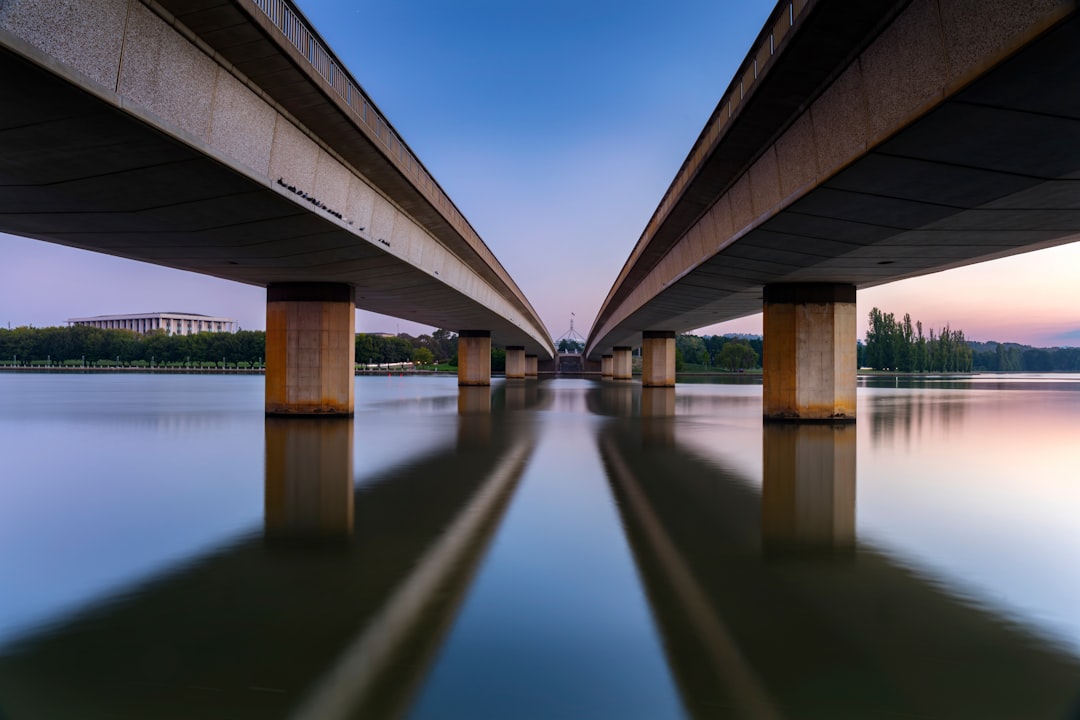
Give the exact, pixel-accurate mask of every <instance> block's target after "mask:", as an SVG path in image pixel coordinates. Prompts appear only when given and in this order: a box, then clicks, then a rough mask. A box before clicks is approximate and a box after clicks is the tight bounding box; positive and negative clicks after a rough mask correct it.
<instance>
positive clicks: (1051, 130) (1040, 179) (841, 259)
mask: <svg viewBox="0 0 1080 720" xmlns="http://www.w3.org/2000/svg"><path fill="white" fill-rule="evenodd" d="M789 13H790V14H791V15H792V16H793V17H794V25H793V26H792V25H791V22H790V21H789ZM800 13H801V14H800ZM747 63H748V64H747V65H744V70H746V69H747V68H750V69H751V70H752V71H753V72H752V73H751V74H748V75H744V74H742V73H740V75H739V76H737V77H736V80H735V81H733V83H732V86H731V88H729V92H728V93H727V94H726V95H725V97H724V99H723V101H722V102H721V104H720V105H719V106H718V107H717V109H716V111H715V112H714V114H713V117H712V118H710V121H709V124H708V125H707V126H706V128H705V130H703V132H702V134H701V137H700V138H699V140H698V143H697V144H696V145H695V147H694V149H693V150H692V152H691V153H690V155H689V156H688V158H687V160H686V163H684V166H683V169H682V170H681V171H680V173H679V175H678V176H677V178H676V180H675V182H674V183H673V184H672V187H671V189H670V190H669V191H668V195H667V196H665V198H664V201H663V202H662V203H661V205H660V207H659V208H658V209H657V211H656V213H655V215H654V217H653V219H652V220H651V221H650V223H649V226H648V228H647V229H646V231H645V233H644V234H643V236H642V238H641V240H640V241H639V243H638V245H637V246H636V247H635V248H634V251H633V252H632V253H631V256H630V258H629V259H628V260H627V263H626V265H625V266H624V268H623V270H622V272H621V273H620V275H619V278H618V279H617V281H616V283H615V284H614V286H613V287H612V289H611V291H610V292H609V294H608V297H607V299H606V301H605V304H604V306H603V308H602V310H601V312H600V313H599V315H598V318H597V321H596V323H595V324H594V326H593V329H592V331H591V333H590V337H589V341H588V344H587V350H586V352H587V353H588V354H589V356H590V357H595V358H600V357H601V355H603V354H607V353H611V352H612V349H613V348H614V347H616V346H623V345H626V346H631V345H638V344H639V343H641V342H642V341H643V340H645V338H646V337H647V336H644V335H643V334H644V333H649V332H658V331H666V332H684V331H688V330H692V329H695V328H699V327H704V326H707V325H712V324H715V323H718V322H723V321H725V320H731V319H735V318H739V317H745V316H747V315H752V314H754V313H758V312H761V311H762V310H763V309H764V310H765V323H766V338H765V348H766V350H765V352H766V364H765V373H766V377H765V382H766V386H767V389H766V408H765V414H766V416H772V417H786V418H792V419H796V418H806V417H810V418H813V419H823V418H825V417H830V416H836V417H843V418H844V419H852V418H853V414H851V413H853V411H854V408H853V406H852V407H851V408H850V413H849V411H848V409H847V401H846V400H845V399H844V397H843V396H846V395H847V394H850V395H851V397H852V398H853V397H854V383H855V373H854V366H853V364H851V366H850V367H846V366H843V363H847V362H848V361H847V360H846V359H842V360H841V361H840V362H841V365H837V366H836V367H833V368H830V369H829V371H828V373H827V375H828V376H829V377H828V379H822V376H821V374H815V373H812V372H806V373H801V375H802V379H799V380H798V383H800V384H802V383H805V382H811V377H816V378H817V379H815V380H813V382H816V383H818V385H819V388H818V389H819V390H822V391H824V390H825V388H826V387H827V386H832V387H836V388H843V389H842V391H840V395H837V396H836V397H834V398H833V400H832V401H831V403H832V405H833V408H832V410H831V411H827V412H826V411H816V410H811V408H810V405H808V404H802V405H798V406H797V407H795V408H792V407H791V406H790V403H787V402H786V401H784V402H780V401H777V402H775V403H773V402H772V401H771V400H770V398H773V399H775V398H777V397H779V395H778V393H772V392H770V390H769V389H768V385H770V384H771V381H775V380H776V379H777V378H780V377H783V375H782V374H780V375H778V374H777V370H776V368H777V366H776V364H775V363H776V362H777V361H778V356H788V357H789V358H790V356H791V354H792V352H791V348H793V347H794V345H792V343H793V342H795V341H796V339H798V342H802V343H804V352H803V353H802V356H803V357H817V358H818V360H820V358H821V357H823V356H824V355H829V354H833V345H834V342H835V337H836V335H837V333H842V334H843V335H845V336H850V340H851V343H852V346H853V347H854V342H855V317H854V314H853V313H851V314H850V316H848V314H847V313H846V311H845V312H836V313H834V317H833V319H832V320H830V321H829V323H828V324H821V323H817V324H815V323H808V321H805V318H804V322H803V324H802V325H801V326H795V325H792V324H791V322H789V320H790V319H791V312H794V310H795V309H796V308H799V307H802V308H803V309H804V310H805V309H806V307H807V306H806V303H805V302H801V301H798V300H796V301H795V302H793V303H792V302H785V303H770V301H769V293H770V288H772V287H776V288H780V289H779V290H778V291H777V292H776V295H777V296H778V297H779V296H785V297H789V298H791V297H794V298H798V293H795V294H794V295H793V294H792V291H791V290H790V288H791V287H792V286H794V285H801V284H806V285H808V286H809V288H811V289H809V290H808V291H807V294H808V295H809V296H814V295H815V294H816V293H817V291H816V290H814V289H813V288H821V287H825V286H827V287H832V288H834V290H836V289H839V290H843V288H851V289H852V297H851V303H852V308H853V303H854V297H853V291H854V289H857V288H867V287H872V286H875V285H880V284H884V283H888V282H892V281H894V280H899V279H903V278H909V277H915V276H918V275H923V274H927V273H932V272H938V271H941V270H945V269H948V268H954V267H960V266H963V265H969V264H972V263H976V262H981V261H984V260H990V259H994V258H1000V257H1005V256H1008V255H1013V254H1017V253H1021V252H1026V251H1030V250H1034V249H1039V248H1045V247H1050V246H1053V245H1058V244H1063V243H1067V242H1072V241H1073V240H1074V239H1075V238H1076V236H1077V234H1080V100H1078V96H1077V94H1076V92H1075V88H1076V87H1077V86H1078V85H1080V18H1078V17H1077V14H1076V4H1075V3H1074V2H1057V1H1054V0H1048V1H1047V2H1044V3H1037V4H1032V5H1031V6H1030V7H1028V6H1027V5H1025V6H1024V8H1018V7H1017V6H1016V4H1015V3H1011V2H1008V1H1007V0H997V1H995V2H987V3H979V4H974V5H973V4H971V3H963V2H955V1H952V0H944V1H942V2H929V1H922V0H916V1H915V2H897V3H865V4H862V3H860V4H858V7H857V8H856V7H853V6H852V5H851V4H845V3H827V2H816V3H814V2H810V3H795V4H794V5H793V6H792V7H791V8H790V9H789V7H788V3H786V2H785V3H780V5H778V7H777V10H776V12H774V14H773V16H772V17H771V18H770V21H769V23H768V24H767V25H766V27H765V29H764V30H763V31H762V34H761V35H760V36H759V38H758V44H757V45H756V46H755V48H754V49H753V50H752V51H751V52H750V53H749V54H748V56H747ZM844 292H846V291H844ZM781 306H785V307H783V308H782V307H781ZM834 309H835V308H834ZM781 311H782V312H781ZM778 312H779V313H780V314H777V313H778ZM781 317H784V318H787V319H786V320H781ZM822 317H823V316H822ZM780 327H784V328H786V329H785V330H784V331H783V333H780V334H778V328H780ZM812 327H817V328H818V329H817V330H813V331H811V330H810V329H809V328H812ZM799 328H801V329H799ZM792 333H794V334H792ZM811 340H812V347H811V346H806V345H805V343H807V342H809V341H811ZM645 341H646V342H647V340H645ZM844 342H847V340H846V339H845V340H844ZM652 355H653V357H658V356H657V355H656V354H655V353H653V354H652ZM646 361H648V356H647V357H646ZM649 373H650V374H651V375H653V376H656V375H664V374H665V373H666V371H657V370H650V371H649ZM789 375H790V373H789ZM797 375H798V374H797ZM841 376H842V377H845V378H846V379H844V380H843V381H842V382H841V381H838V380H837V379H836V378H839V377H841ZM787 379H790V378H786V379H784V380H783V383H787ZM789 391H790V392H794V391H792V390H791V389H790V388H786V389H784V390H783V392H782V393H780V394H783V393H788V394H790V392H789ZM778 392H779V391H778ZM811 395H814V393H811ZM810 404H813V405H820V404H821V398H820V397H819V398H817V399H815V400H813V402H812V403H810Z"/></svg>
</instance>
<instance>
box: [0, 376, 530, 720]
mask: <svg viewBox="0 0 1080 720" xmlns="http://www.w3.org/2000/svg"><path fill="white" fill-rule="evenodd" d="M485 390H486V388H485ZM352 426H353V421H351V420H347V419H341V418H336V419H326V420H325V421H321V420H312V419H306V418H305V419H302V420H297V419H283V420H281V421H280V422H279V421H278V419H277V418H268V420H267V428H266V433H267V440H268V452H267V460H268V463H269V464H268V467H267V472H266V518H265V529H264V531H263V532H255V533H252V534H251V535H248V536H246V537H244V538H241V539H239V540H238V541H237V542H235V543H234V544H232V545H230V546H228V547H224V548H222V549H220V550H218V551H217V552H215V553H213V554H211V555H208V556H205V557H203V558H199V559H195V560H193V561H191V562H189V563H187V564H185V565H184V566H182V567H180V568H178V569H177V570H175V571H174V572H172V573H170V574H168V575H165V576H162V577H159V578H152V579H148V580H147V581H146V583H145V584H144V585H142V586H141V587H137V588H131V589H129V590H128V591H126V592H122V593H118V594H116V595H115V596H114V597H113V598H110V599H108V600H107V601H105V602H103V603H101V604H99V605H97V606H95V607H90V608H87V609H85V610H84V611H82V612H80V613H79V614H77V615H75V616H73V617H70V618H67V619H64V620H63V621H62V622H59V623H56V624H54V625H53V626H51V627H50V628H48V629H47V630H44V631H42V632H40V633H38V634H36V635H32V636H29V637H27V638H25V639H23V640H22V641H21V642H19V643H18V644H16V645H14V646H11V647H9V648H7V650H6V651H5V653H4V655H3V656H0V706H2V708H3V712H5V713H7V716H10V717H13V718H23V717H25V718H53V717H56V718H67V717H71V718H96V717H102V718H104V717H109V718H140V719H141V718H155V719H156V718H202V717H234V718H258V719H259V720H264V719H266V718H281V717H301V718H319V719H320V720H323V719H325V718H346V717H349V718H351V717H373V718H375V717H377V718H393V717H398V716H400V715H402V714H403V713H404V712H405V711H406V710H407V709H408V707H409V705H410V703H411V701H412V696H413V693H414V691H415V689H416V688H417V687H418V685H419V684H420V683H421V682H422V680H423V678H424V675H425V673H426V671H427V668H428V667H429V665H430V662H431V659H432V658H433V656H434V654H435V653H436V652H437V650H438V648H439V646H440V644H441V642H442V638H443V636H444V635H445V632H446V631H447V629H448V628H449V627H450V626H451V625H452V623H453V621H454V618H455V616H456V613H457V610H458V608H459V607H460V605H461V603H462V601H463V600H464V597H465V596H466V594H467V592H468V589H469V586H470V583H471V582H472V578H473V576H474V574H475V571H476V569H477V567H478V566H479V564H480V562H481V561H482V558H483V556H484V552H485V549H486V547H487V545H488V543H489V542H490V540H491V538H492V536H493V534H494V532H495V530H496V528H497V527H498V524H499V522H500V520H501V518H502V515H503V513H504V511H505V509H506V507H507V504H508V503H509V500H510V498H511V497H512V495H513V492H514V489H515V488H516V484H517V481H518V479H519V477H520V474H521V472H522V471H523V469H524V466H525V464H526V462H527V460H528V457H529V455H530V453H531V450H532V446H533V439H532V437H531V436H530V435H529V434H527V433H526V432H525V431H524V430H527V429H528V426H527V425H523V426H522V428H518V427H517V426H516V425H515V424H514V423H512V422H505V423H498V424H496V425H494V426H492V428H491V434H490V435H489V436H488V438H487V442H486V443H484V444H481V443H478V442H469V443H467V444H466V446H465V447H459V448H448V449H447V450H446V451H445V452H442V453H436V454H434V455H431V456H428V457H425V458H420V459H418V460H417V461H416V462H415V463H413V464H410V465H409V466H407V467H403V468H399V469H397V470H395V471H393V472H391V473H388V474H387V475H386V476H385V477H383V478H380V479H376V480H375V481H374V482H371V483H368V484H366V485H365V486H363V487H362V488H361V489H359V490H356V491H355V492H354V491H353V489H352V481H351V478H350V481H349V484H348V492H347V493H346V492H345V491H344V490H343V485H344V483H343V481H342V479H343V477H344V475H343V472H344V471H345V470H346V469H347V468H348V467H349V453H350V452H351V448H352V443H351V437H352ZM346 437H347V438H348V440H345V438H346ZM271 445H273V447H271ZM335 453H337V456H336V457H330V459H329V461H327V459H326V457H324V455H334V454H335ZM279 461H280V462H282V463H283V464H282V466H280V467H278V466H274V463H277V462H279ZM350 521H351V523H350ZM350 524H351V535H350V534H349V531H348V529H349V525H350ZM264 537H265V540H266V541H269V542H266V541H264ZM328 537H329V538H331V539H332V540H333V542H332V543H331V544H330V545H329V546H328V545H327V543H325V542H324V541H325V540H326V539H327V538H328ZM297 541H300V542H297Z"/></svg>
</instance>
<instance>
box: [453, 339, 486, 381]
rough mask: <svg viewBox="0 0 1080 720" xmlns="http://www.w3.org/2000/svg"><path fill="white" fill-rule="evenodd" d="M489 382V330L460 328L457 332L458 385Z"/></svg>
mask: <svg viewBox="0 0 1080 720" xmlns="http://www.w3.org/2000/svg"><path fill="white" fill-rule="evenodd" d="M490 384H491V331H489V330H462V331H461V332H459V333H458V385H459V386H461V387H470V386H486V385H490Z"/></svg>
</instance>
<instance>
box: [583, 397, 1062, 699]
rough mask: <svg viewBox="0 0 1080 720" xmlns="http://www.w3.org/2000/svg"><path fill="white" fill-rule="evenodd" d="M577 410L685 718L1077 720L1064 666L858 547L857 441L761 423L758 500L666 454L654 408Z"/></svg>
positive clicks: (649, 404) (742, 482) (725, 477)
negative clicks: (584, 414) (588, 428)
mask: <svg viewBox="0 0 1080 720" xmlns="http://www.w3.org/2000/svg"><path fill="white" fill-rule="evenodd" d="M589 408H590V410H592V411H593V412H597V413H599V414H603V415H607V416H609V419H608V421H607V422H606V423H604V424H602V425H601V429H600V430H599V434H598V438H597V442H598V444H599V447H600V452H601V457H602V459H603V463H604V468H605V471H606V473H607V476H608V481H609V484H610V486H611V489H612V492H613V494H614V496H615V499H616V506H617V507H618V510H619V513H620V515H621V518H622V521H623V526H624V528H625V531H626V534H627V538H628V540H629V543H630V546H631V548H632V552H633V556H634V560H635V563H636V565H637V567H638V571H639V574H640V577H641V579H642V582H643V585H644V587H645V591H646V594H647V596H648V599H649V603H650V606H651V608H652V612H653V616H654V619H655V622H656V624H657V627H658V629H659V632H660V635H661V637H662V639H663V645H664V648H665V652H666V654H667V657H668V665H669V667H670V668H671V669H672V673H673V676H674V677H675V680H676V683H677V685H678V687H679V691H680V694H681V697H682V699H683V703H684V707H685V708H686V710H687V712H688V714H689V715H691V716H692V717H695V718H702V719H705V718H716V717H740V718H743V717H745V718H859V719H865V718H895V717H955V718H961V717H962V718H968V717H971V718H975V717H977V718H1065V717H1075V715H1073V714H1070V713H1075V712H1076V709H1077V705H1076V700H1077V698H1078V696H1080V662H1078V661H1077V660H1076V658H1074V657H1072V656H1071V655H1068V654H1066V653H1064V652H1062V651H1061V650H1059V649H1058V648H1057V647H1055V646H1052V645H1050V644H1048V643H1046V642H1045V641H1043V640H1041V639H1040V638H1038V637H1036V636H1034V635H1032V634H1029V633H1027V632H1025V631H1024V630H1023V629H1021V628H1018V627H1017V626H1015V625H1011V624H1009V623H1007V622H1005V621H1003V620H1002V619H1001V618H1000V617H998V616H996V615H994V614H993V613H990V612H987V611H985V610H982V609H979V608H973V607H972V606H971V605H970V604H968V603H965V602H963V601H961V600H959V599H957V598H956V597H954V596H952V595H950V594H948V593H946V592H944V591H943V590H942V589H941V588H940V587H939V586H938V585H936V584H934V583H931V582H929V581H927V580H926V579H924V578H922V577H919V576H917V575H915V574H914V573H913V572H912V571H910V570H909V569H907V568H905V567H903V566H900V565H898V564H897V563H895V562H894V561H892V560H891V559H890V558H889V557H888V556H886V555H885V554H883V553H881V552H878V551H876V550H874V549H873V548H870V547H868V546H866V545H860V544H858V543H857V538H856V535H855V527H856V525H855V508H856V505H855V496H856V441H855V427H853V426H835V427H833V426H828V425H807V426H800V425H787V424H766V425H765V426H764V427H763V428H762V433H763V436H762V438H763V439H762V459H763V486H762V491H761V492H760V493H758V492H756V491H755V490H754V488H753V485H752V482H751V481H750V480H749V479H747V478H742V477H739V474H738V472H737V471H734V470H732V469H730V468H728V467H724V465H723V464H722V462H721V463H719V464H718V463H717V462H715V461H713V462H705V461H703V460H701V459H700V458H699V457H698V456H697V455H695V454H694V453H692V452H690V451H688V450H685V449H683V448H682V447H681V446H680V443H679V441H678V434H677V432H676V430H677V429H678V426H677V424H676V420H675V412H674V411H673V403H672V401H671V400H669V395H668V393H667V392H665V391H660V392H656V391H649V390H647V389H641V388H634V389H630V390H624V389H621V388H618V387H617V386H614V385H611V386H602V387H599V388H596V389H594V390H593V391H592V392H591V393H590V396H589Z"/></svg>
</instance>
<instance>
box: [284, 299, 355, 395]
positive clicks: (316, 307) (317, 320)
mask: <svg viewBox="0 0 1080 720" xmlns="http://www.w3.org/2000/svg"><path fill="white" fill-rule="evenodd" d="M355 315H356V305H355V302H354V294H353V288H352V287H351V286H349V285H341V284H334V283H279V284H274V285H270V286H268V287H267V288H266V414H267V415H352V414H353V382H354V376H355V357H356V329H355V328H356V325H355V323H356V321H355Z"/></svg>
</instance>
